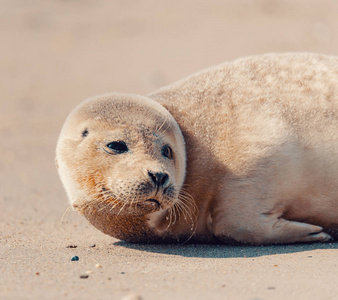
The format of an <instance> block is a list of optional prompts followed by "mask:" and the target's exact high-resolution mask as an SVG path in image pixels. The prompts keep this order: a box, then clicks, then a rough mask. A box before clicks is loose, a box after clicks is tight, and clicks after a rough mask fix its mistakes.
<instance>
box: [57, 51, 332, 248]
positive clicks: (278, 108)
mask: <svg viewBox="0 0 338 300" xmlns="http://www.w3.org/2000/svg"><path fill="white" fill-rule="evenodd" d="M121 97H122V98H124V97H125V99H128V101H120V100H119V99H121ZM103 98H104V99H106V100H105V101H106V102H107V103H111V104H107V105H108V108H107V106H100V105H98V103H100V101H101V100H100V99H102V98H101V97H98V98H93V99H91V100H88V101H87V102H85V104H84V105H82V106H80V107H79V108H78V109H76V110H75V112H73V113H72V114H71V115H70V117H69V118H68V120H67V122H66V124H65V126H64V128H63V130H62V133H61V136H60V139H59V143H58V148H57V161H58V163H59V166H60V168H59V170H60V176H61V179H62V180H63V183H64V186H65V188H66V190H67V192H68V195H69V197H70V201H71V203H72V204H76V203H77V204H78V203H82V206H81V207H83V205H84V204H83V203H90V204H89V205H86V206H85V207H86V209H82V210H81V212H82V213H83V214H84V215H85V216H86V217H87V218H88V219H89V221H90V222H92V223H93V224H94V225H95V226H96V227H98V228H99V229H100V230H102V231H104V232H105V233H107V234H111V235H113V236H116V237H118V238H122V239H125V240H130V241H141V242H145V241H169V242H171V241H182V242H183V241H185V240H187V239H192V240H195V241H202V242H203V241H204V242H209V241H212V242H215V241H220V242H224V243H227V242H231V241H239V242H247V243H253V244H268V243H292V242H312V241H327V240H329V239H330V235H328V234H327V233H324V232H323V228H324V230H325V231H329V233H331V234H333V235H334V234H335V233H336V231H337V225H338V202H337V197H338V185H337V184H336V182H337V181H338V59H337V58H336V57H330V56H324V55H316V54H307V53H300V54H298V53H287V54H267V55H262V56H254V57H249V58H244V59H239V60H236V61H234V62H231V63H226V64H223V65H220V66H217V67H213V68H210V69H208V70H205V71H202V72H200V73H197V74H194V75H192V76H190V77H188V78H186V79H183V80H181V81H179V82H177V83H174V84H172V85H170V86H168V87H165V88H162V89H160V90H158V91H157V92H155V93H152V94H150V95H148V97H140V96H131V95H128V96H122V95H120V94H111V95H107V96H105V97H103ZM151 99H153V100H155V101H156V102H158V103H160V104H161V105H162V106H163V107H165V108H166V109H167V111H169V112H170V114H169V113H168V112H167V111H166V110H164V109H162V107H161V106H159V105H158V104H157V103H156V102H152V100H151ZM143 103H144V105H145V108H144V110H142V108H140V105H141V106H142V105H143ZM135 106H136V107H137V109H135ZM83 107H87V108H88V107H90V108H91V109H89V111H90V112H91V113H87V110H88V109H87V108H86V109H83ZM110 107H114V109H111V108H110ZM148 107H150V108H151V109H149V110H148ZM153 107H155V109H153ZM140 110H141V112H140ZM171 116H173V118H174V119H175V120H176V122H177V123H178V124H179V127H180V129H178V127H177V125H176V122H175V121H174V120H173V119H172V117H171ZM120 117H121V118H120ZM148 118H149V119H148ZM150 120H153V122H151V121H150ZM161 120H162V121H161ZM164 120H169V121H168V126H169V131H168V132H167V131H166V130H163V131H162V132H161V137H160V140H161V139H168V138H169V137H171V138H172V139H171V140H170V143H172V145H173V147H174V148H175V149H174V153H176V155H177V157H179V158H180V159H179V160H180V163H179V165H176V166H173V165H170V164H167V165H165V164H162V168H164V169H166V170H168V172H169V173H170V177H171V179H172V180H174V181H175V186H176V188H177V190H176V191H175V198H173V199H169V200H170V201H171V203H170V201H169V200H168V199H167V200H165V201H164V200H163V201H164V202H165V203H166V204H165V205H164V206H163V209H159V210H156V211H155V210H151V211H144V213H140V214H139V215H138V216H135V215H137V213H136V212H135V209H134V210H132V209H131V210H130V213H128V209H122V210H121V211H120V210H119V211H120V212H121V213H119V214H117V213H115V212H114V210H111V211H109V210H107V209H106V210H105V209H103V210H101V211H99V212H97V211H98V209H96V208H95V207H94V206H95V205H94V206H91V205H92V203H93V202H91V200H92V198H94V199H95V197H96V198H97V194H93V193H90V192H88V191H86V186H88V185H90V183H89V182H90V179H86V180H85V181H82V182H85V184H82V185H81V184H79V180H78V177H79V175H78V174H79V172H80V173H81V172H82V171H83V170H82V169H84V170H86V171H85V172H82V173H83V174H87V175H88V174H92V175H91V176H92V177H93V178H95V177H96V176H98V175H97V174H98V173H99V174H100V176H99V177H100V178H101V181H102V180H103V181H104V182H105V184H106V183H107V182H109V183H110V184H111V186H112V188H113V185H114V182H116V180H117V179H118V178H122V180H124V181H125V180H127V181H128V180H129V178H130V177H129V176H130V174H129V171H128V170H131V169H132V168H131V167H130V166H129V167H128V163H129V162H128V161H124V160H123V159H122V160H121V157H119V156H116V157H115V160H112V159H110V158H109V160H110V162H109V163H107V159H106V158H105V157H104V156H100V155H101V153H100V152H96V151H99V150H97V149H99V148H100V147H99V146H97V147H96V148H95V147H91V148H90V147H89V146H82V144H81V141H80V138H79V136H80V135H81V130H83V128H84V127H86V126H92V125H93V126H94V124H95V126H96V128H97V134H96V135H95V136H94V137H93V139H92V141H91V143H90V145H91V146H93V145H103V144H104V143H106V142H107V141H108V140H109V139H107V136H109V135H107V132H109V131H110V130H111V127H113V128H125V126H126V125H123V124H129V125H128V126H129V127H128V126H127V127H128V128H129V129H128V130H130V132H133V133H135V134H136V133H137V131H135V129H133V128H132V127H130V126H131V124H134V123H133V122H136V123H137V122H139V125H140V126H142V125H143V126H146V127H147V128H152V130H153V131H154V130H155V129H156V126H161V122H162V123H163V121H164ZM148 122H149V124H148ZM157 128H158V127H157ZM171 128H173V129H171ZM123 130H124V129H123ZM180 130H181V132H182V134H183V137H184V141H185V147H186V158H187V162H186V166H185V154H184V153H183V151H184V141H183V139H182V136H181V133H180ZM88 137H89V136H88ZM139 138H140V140H142V136H139ZM136 140H137V136H136V137H135V141H136ZM146 141H148V142H149V136H148V137H147V136H145V143H146ZM154 143H155V144H156V142H155V141H154V140H152V139H150V144H149V145H148V146H149V147H152V148H153V149H155V148H156V147H155V148H154V146H151V145H154ZM95 149H96V150H95ZM142 149H143V148H142V147H141V148H139V149H135V151H134V152H133V153H132V156H131V157H133V158H131V157H130V158H129V159H135V161H132V165H133V167H134V168H135V169H136V170H138V169H142V168H143V162H146V161H148V162H149V163H150V164H152V163H154V164H158V162H159V160H161V159H162V158H161V156H160V155H159V152H158V151H159V150H158V149H157V152H156V151H155V152H156V153H155V154H153V156H152V158H149V157H148V156H147V155H146V156H144V153H145V152H144V149H143V150H142ZM153 153H154V152H153ZM134 156H135V157H134ZM79 170H80V171H79ZM88 170H90V171H91V172H88ZM102 170H105V171H102ZM117 170H118V171H117ZM123 171H127V172H125V173H124V172H123ZM86 172H87V173H86ZM109 172H110V173H109ZM116 172H117V173H116ZM82 173H81V174H82ZM184 173H185V174H186V175H185V181H184V185H183V188H182V184H183V178H184ZM138 174H140V173H138ZM81 176H82V175H81ZM81 176H80V177H81ZM133 176H134V178H135V175H132V177H133ZM137 176H139V175H136V177H137ZM85 177H86V176H85ZM111 177H113V179H110V178H111ZM81 178H82V177H81ZM76 182H77V183H76ZM191 199H193V202H192V200H191ZM112 201H113V200H112ZM127 201H129V202H130V201H131V200H130V199H129V200H127ZM175 203H180V206H177V204H175ZM194 204H195V205H196V206H197V208H198V214H197V210H196V209H195V205H194ZM175 205H176V206H175ZM88 207H89V208H88ZM172 207H174V208H172ZM102 211H103V212H102ZM136 211H137V209H136ZM122 215H123V216H122ZM104 220H105V221H104ZM107 220H108V221H107Z"/></svg>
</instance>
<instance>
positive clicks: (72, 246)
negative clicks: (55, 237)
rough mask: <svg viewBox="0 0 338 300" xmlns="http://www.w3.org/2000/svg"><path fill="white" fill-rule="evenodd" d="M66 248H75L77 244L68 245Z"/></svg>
mask: <svg viewBox="0 0 338 300" xmlns="http://www.w3.org/2000/svg"><path fill="white" fill-rule="evenodd" d="M66 248H72V249H73V248H77V246H76V245H68V246H67V247H66Z"/></svg>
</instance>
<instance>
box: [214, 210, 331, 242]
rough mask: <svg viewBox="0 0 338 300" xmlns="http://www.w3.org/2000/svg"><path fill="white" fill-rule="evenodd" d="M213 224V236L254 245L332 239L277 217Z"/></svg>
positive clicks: (316, 228) (317, 228) (315, 229)
mask: <svg viewBox="0 0 338 300" xmlns="http://www.w3.org/2000/svg"><path fill="white" fill-rule="evenodd" d="M238 221H239V220H237V222H236V224H230V223H229V222H228V223H227V224H226V223H221V224H214V226H213V228H214V230H213V231H214V234H215V235H216V236H217V237H218V238H219V239H220V240H224V241H226V240H227V239H228V238H229V237H230V238H232V239H234V240H236V241H238V242H242V243H249V244H254V245H266V244H290V243H307V242H329V241H332V240H333V239H332V237H331V236H330V235H328V234H327V233H325V232H323V228H322V227H320V226H316V225H311V224H307V223H301V222H295V221H289V220H285V219H283V218H280V217H278V216H277V215H268V216H267V215H265V214H260V215H255V216H252V217H251V218H247V219H245V220H243V219H242V220H241V222H243V221H245V223H243V224H241V222H238Z"/></svg>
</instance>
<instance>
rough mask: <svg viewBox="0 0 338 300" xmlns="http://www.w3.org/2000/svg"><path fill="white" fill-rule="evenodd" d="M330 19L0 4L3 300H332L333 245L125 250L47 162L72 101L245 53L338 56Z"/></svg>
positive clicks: (322, 15) (333, 5)
mask: <svg viewBox="0 0 338 300" xmlns="http://www.w3.org/2000/svg"><path fill="white" fill-rule="evenodd" d="M337 11H338V2H337V1H333V0H331V1H329V0H323V1H314V0H308V1H305V0H294V1H291V0H256V1H249V0H247V1H244V0H239V1H227V0H226V1H221V0H219V1H216V0H211V1H192V0H181V1H177V0H173V1H155V0H144V1H135V0H130V1H117V0H114V1H103V0H96V1H94V0H84V1H79V0H69V1H66V0H50V1H38V0H12V1H11V0H7V1H6V0H0V37H1V39H0V40H1V47H0V54H1V55H0V96H1V98H0V208H1V209H0V299H88V300H89V299H117V300H119V299H122V298H124V297H127V298H125V299H130V300H131V299H134V300H135V299H140V298H142V299H144V300H148V299H149V300H155V299H156V300H158V299H163V300H166V299H185V300H188V299H194V300H195V299H203V300H204V299H240V300H242V299H243V300H244V299H245V300H268V299H290V300H293V299H295V300H296V299H297V300H299V299H337V297H338V296H337V294H338V285H337V278H338V255H337V254H338V250H337V248H338V244H337V243H326V244H297V245H283V246H280V245H278V246H264V247H263V246H262V247H253V246H227V245H195V244H190V245H189V244H185V245H138V244H130V243H126V242H122V241H119V240H117V239H114V238H112V237H109V236H106V235H104V234H103V233H101V232H99V231H98V230H96V229H95V228H93V227H92V226H91V225H90V224H88V222H87V221H86V220H85V219H84V218H83V217H81V216H79V215H78V214H76V213H75V212H73V211H72V210H71V209H69V204H68V201H67V198H66V194H65V192H64V189H63V187H62V185H61V182H60V180H59V177H58V174H57V171H56V168H55V164H54V157H55V146H56V142H57V138H58V135H59V132H60V129H61V127H62V124H63V122H64V120H65V118H66V116H67V115H68V113H69V112H70V111H71V110H72V109H73V107H74V106H75V105H77V104H78V103H79V102H80V101H82V100H83V99H85V98H88V97H91V96H93V95H97V94H103V93H107V92H113V91H118V92H124V93H134V94H140V95H145V94H147V93H149V92H151V91H154V90H156V89H157V88H159V87H161V86H164V85H167V84H169V83H171V82H174V81H176V80H178V79H181V78H183V77H184V76H187V75H189V74H191V73H193V72H196V71H199V70H201V69H203V68H206V67H209V66H212V65H215V64H218V63H221V62H224V61H230V60H233V59H236V58H238V57H242V56H247V55H254V54H261V53H266V52H287V51H305V52H318V53H326V54H332V55H337V54H338V18H337ZM74 256H78V257H79V260H78V261H71V258H72V257H74ZM133 295H134V296H133ZM128 297H129V298H128Z"/></svg>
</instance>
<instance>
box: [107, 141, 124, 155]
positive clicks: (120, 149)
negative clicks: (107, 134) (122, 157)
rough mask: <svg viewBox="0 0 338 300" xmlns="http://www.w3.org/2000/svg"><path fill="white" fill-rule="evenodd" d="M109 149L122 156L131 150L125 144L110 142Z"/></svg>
mask: <svg viewBox="0 0 338 300" xmlns="http://www.w3.org/2000/svg"><path fill="white" fill-rule="evenodd" d="M107 147H108V148H109V149H110V150H112V151H113V152H114V153H115V154H121V153H124V152H127V151H128V150H129V149H128V147H127V145H126V143H125V142H123V141H119V142H110V143H108V144H107Z"/></svg>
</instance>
